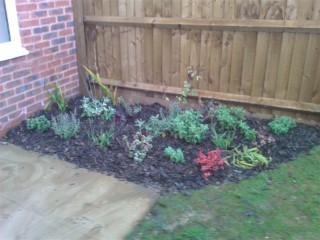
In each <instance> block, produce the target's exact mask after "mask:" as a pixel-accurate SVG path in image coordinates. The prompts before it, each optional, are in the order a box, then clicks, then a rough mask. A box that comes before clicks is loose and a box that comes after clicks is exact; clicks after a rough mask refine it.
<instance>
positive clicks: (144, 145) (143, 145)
mask: <svg viewBox="0 0 320 240" xmlns="http://www.w3.org/2000/svg"><path fill="white" fill-rule="evenodd" d="M123 141H124V142H125V143H126V148H127V151H128V157H129V158H132V159H133V160H134V161H136V162H142V161H143V160H144V159H145V157H146V156H147V153H148V152H149V150H150V149H151V148H152V144H151V142H152V137H151V136H145V135H143V134H142V133H141V132H140V131H139V132H136V134H135V135H134V137H133V141H132V142H129V141H128V137H127V136H123Z"/></svg>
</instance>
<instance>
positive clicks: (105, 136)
mask: <svg viewBox="0 0 320 240" xmlns="http://www.w3.org/2000/svg"><path fill="white" fill-rule="evenodd" d="M114 130H115V129H114V126H113V127H111V128H110V129H109V130H108V131H106V132H102V131H101V132H100V134H97V135H92V136H91V140H92V141H93V142H94V143H96V144H97V145H99V146H100V147H101V148H107V147H109V146H110V145H111V143H112V141H113V140H114Z"/></svg>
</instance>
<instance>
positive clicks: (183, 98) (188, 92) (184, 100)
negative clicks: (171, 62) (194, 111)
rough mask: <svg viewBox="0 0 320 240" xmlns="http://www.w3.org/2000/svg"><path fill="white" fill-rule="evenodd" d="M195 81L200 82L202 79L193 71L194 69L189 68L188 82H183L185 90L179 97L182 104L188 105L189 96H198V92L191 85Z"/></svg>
mask: <svg viewBox="0 0 320 240" xmlns="http://www.w3.org/2000/svg"><path fill="white" fill-rule="evenodd" d="M193 79H196V80H197V81H199V80H201V79H202V77H201V76H200V75H199V74H198V72H197V71H195V70H193V68H192V67H188V81H184V82H183V89H182V91H181V93H180V95H179V96H178V97H177V98H178V100H179V102H180V103H183V104H187V103H188V96H195V95H196V90H195V89H193V88H192V86H191V83H190V82H191V81H192V80H193Z"/></svg>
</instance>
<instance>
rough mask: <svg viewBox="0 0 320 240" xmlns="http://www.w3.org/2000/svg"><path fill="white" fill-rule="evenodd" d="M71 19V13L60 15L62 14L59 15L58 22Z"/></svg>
mask: <svg viewBox="0 0 320 240" xmlns="http://www.w3.org/2000/svg"><path fill="white" fill-rule="evenodd" d="M70 19H71V17H70V16H69V15H60V16H58V22H65V21H68V20H70Z"/></svg>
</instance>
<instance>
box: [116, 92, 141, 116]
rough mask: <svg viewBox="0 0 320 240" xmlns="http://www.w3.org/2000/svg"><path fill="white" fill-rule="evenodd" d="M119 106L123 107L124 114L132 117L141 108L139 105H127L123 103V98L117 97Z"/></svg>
mask: <svg viewBox="0 0 320 240" xmlns="http://www.w3.org/2000/svg"><path fill="white" fill-rule="evenodd" d="M119 104H120V105H121V106H122V107H124V109H125V110H126V112H127V113H128V114H129V115H130V116H133V115H135V114H137V113H139V112H141V110H142V107H141V105H139V104H134V105H129V104H127V103H126V102H125V100H124V98H123V97H119Z"/></svg>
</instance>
